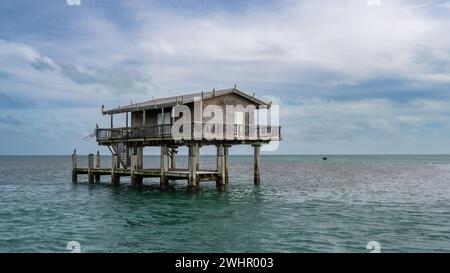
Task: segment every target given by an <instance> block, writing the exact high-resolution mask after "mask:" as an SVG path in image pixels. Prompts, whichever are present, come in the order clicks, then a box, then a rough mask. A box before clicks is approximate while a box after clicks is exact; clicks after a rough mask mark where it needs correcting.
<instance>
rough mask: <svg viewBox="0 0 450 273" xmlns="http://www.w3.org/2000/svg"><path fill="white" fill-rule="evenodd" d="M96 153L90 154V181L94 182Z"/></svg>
mask: <svg viewBox="0 0 450 273" xmlns="http://www.w3.org/2000/svg"><path fill="white" fill-rule="evenodd" d="M93 169H94V154H89V156H88V179H89V183H94V173H93Z"/></svg>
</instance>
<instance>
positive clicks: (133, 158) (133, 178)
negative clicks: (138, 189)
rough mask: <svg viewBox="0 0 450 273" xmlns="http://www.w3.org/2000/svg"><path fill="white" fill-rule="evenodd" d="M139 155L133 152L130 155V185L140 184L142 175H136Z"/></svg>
mask: <svg viewBox="0 0 450 273" xmlns="http://www.w3.org/2000/svg"><path fill="white" fill-rule="evenodd" d="M139 169H140V168H139V155H137V154H135V155H132V156H131V173H130V180H131V185H132V186H141V185H142V177H141V176H138V175H136V170H139Z"/></svg>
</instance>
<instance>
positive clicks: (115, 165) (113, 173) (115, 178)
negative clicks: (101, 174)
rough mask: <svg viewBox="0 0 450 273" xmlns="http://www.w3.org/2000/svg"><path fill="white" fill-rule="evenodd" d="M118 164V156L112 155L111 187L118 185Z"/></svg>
mask: <svg viewBox="0 0 450 273" xmlns="http://www.w3.org/2000/svg"><path fill="white" fill-rule="evenodd" d="M118 164H119V156H118V155H113V156H112V166H111V184H112V185H113V186H116V185H119V184H120V176H119V175H118V174H117V173H116V169H117V168H118Z"/></svg>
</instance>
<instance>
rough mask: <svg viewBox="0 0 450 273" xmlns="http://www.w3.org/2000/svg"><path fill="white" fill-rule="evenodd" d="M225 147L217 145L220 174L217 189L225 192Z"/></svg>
mask: <svg viewBox="0 0 450 273" xmlns="http://www.w3.org/2000/svg"><path fill="white" fill-rule="evenodd" d="M223 150H224V149H223V145H222V144H218V145H217V171H218V172H219V176H218V177H217V179H216V187H217V189H218V190H219V191H223V190H224V189H225V160H224V152H223Z"/></svg>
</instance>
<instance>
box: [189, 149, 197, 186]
mask: <svg viewBox="0 0 450 273" xmlns="http://www.w3.org/2000/svg"><path fill="white" fill-rule="evenodd" d="M188 147H189V158H188V169H189V175H188V188H189V189H196V188H197V162H196V161H197V158H196V155H197V154H198V152H197V150H198V149H199V147H198V144H190V145H189V146H188Z"/></svg>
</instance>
